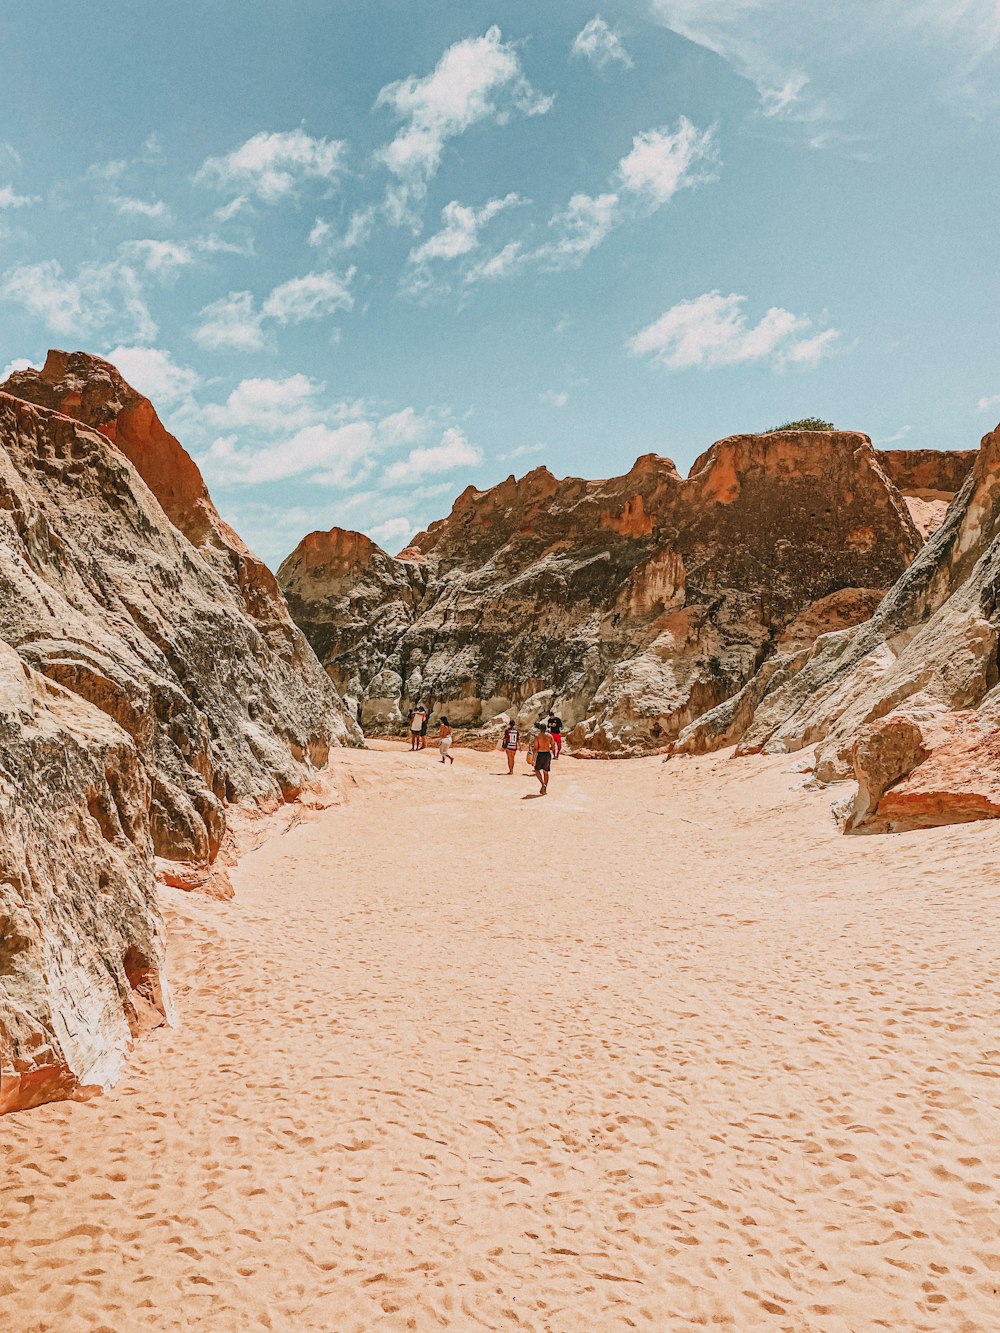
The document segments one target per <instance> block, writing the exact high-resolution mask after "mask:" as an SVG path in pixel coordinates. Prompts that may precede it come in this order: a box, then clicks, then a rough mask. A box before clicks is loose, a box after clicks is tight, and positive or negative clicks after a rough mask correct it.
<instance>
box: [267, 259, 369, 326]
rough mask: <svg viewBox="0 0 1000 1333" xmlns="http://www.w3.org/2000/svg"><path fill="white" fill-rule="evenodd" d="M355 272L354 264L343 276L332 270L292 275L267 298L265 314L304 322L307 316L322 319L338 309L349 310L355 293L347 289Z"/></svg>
mask: <svg viewBox="0 0 1000 1333" xmlns="http://www.w3.org/2000/svg"><path fill="white" fill-rule="evenodd" d="M354 273H355V270H354V269H353V268H352V269H348V271H347V273H346V274H345V275H344V276H343V277H342V278H341V277H338V275H337V274H336V273H329V272H326V273H306V274H304V275H303V276H302V277H301V278H291V279H290V280H289V281H288V282H283V283H282V284H281V285H280V286H279V287H275V289H274V291H273V292H272V293H271V295H270V296H269V297H268V298H267V300H266V301H265V302H264V305H263V310H262V314H263V316H264V317H265V318H266V319H276V320H277V321H278V322H279V324H301V323H302V322H303V320H307V319H322V317H323V316H324V315H331V314H333V312H334V311H336V310H350V309H351V307H352V306H353V305H354V297H353V296H352V295H351V293H350V292H349V291H348V284H349V283H350V281H351V279H352V278H353V277H354Z"/></svg>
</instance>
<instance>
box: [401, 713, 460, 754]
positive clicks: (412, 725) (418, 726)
mask: <svg viewBox="0 0 1000 1333" xmlns="http://www.w3.org/2000/svg"><path fill="white" fill-rule="evenodd" d="M429 720H430V719H429V715H428V713H427V709H426V708H425V707H424V706H423V704H417V706H416V708H411V709H410V711H409V712H408V713H407V715H406V725H407V726H408V727H409V729H410V749H411V750H426V749H427V723H428V721H429ZM451 742H452V730H451V723H450V722H449V721H448V719H447V718H446V717H442V718H441V719H440V720H439V722H438V749H439V750H440V751H441V762H442V764H453V763H454V762H455V760H454V758H453V756H452V753H451Z"/></svg>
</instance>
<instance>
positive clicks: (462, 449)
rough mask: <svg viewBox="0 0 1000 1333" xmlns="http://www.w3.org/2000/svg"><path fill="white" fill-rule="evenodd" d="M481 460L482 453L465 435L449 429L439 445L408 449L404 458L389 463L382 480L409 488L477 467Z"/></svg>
mask: <svg viewBox="0 0 1000 1333" xmlns="http://www.w3.org/2000/svg"><path fill="white" fill-rule="evenodd" d="M482 461H483V455H482V453H481V452H480V450H479V449H477V448H476V446H475V445H474V444H472V443H470V441H469V440H468V438H467V437H466V435H465V433H464V432H463V431H461V430H459V428H458V427H457V426H449V427H448V429H447V430H446V431H445V432H444V434H443V435H442V436H441V443H440V444H436V445H428V446H425V447H422V448H418V449H411V450H410V452H409V454H408V455H407V456H406V458H404V459H400V461H399V462H397V463H390V464H389V466H388V467H387V468H386V469H385V479H386V481H388V482H390V483H391V484H394V485H412V484H414V483H417V482H421V481H423V480H424V478H425V477H431V476H436V475H438V474H439V473H442V472H453V471H454V470H455V469H456V468H460V467H477V466H478V465H479V464H480V463H481V462H482Z"/></svg>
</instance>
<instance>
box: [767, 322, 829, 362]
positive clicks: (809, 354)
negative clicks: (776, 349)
mask: <svg viewBox="0 0 1000 1333" xmlns="http://www.w3.org/2000/svg"><path fill="white" fill-rule="evenodd" d="M805 322H806V324H807V325H808V323H809V321H808V320H806V321H805ZM839 337H840V334H839V333H838V332H837V330H836V329H825V330H824V331H823V332H822V333H817V334H814V336H813V337H812V338H799V339H796V340H795V341H794V342H791V343H789V344H788V346H787V347H784V348H782V350H781V353H780V356H779V363H780V364H781V365H783V366H808V367H810V368H811V367H812V366H815V365H818V364H819V362H820V361H822V360H823V358H824V356H826V355H827V354H828V353H830V352H832V351H833V344H834V343H835V342H836V341H837V339H838V338H839Z"/></svg>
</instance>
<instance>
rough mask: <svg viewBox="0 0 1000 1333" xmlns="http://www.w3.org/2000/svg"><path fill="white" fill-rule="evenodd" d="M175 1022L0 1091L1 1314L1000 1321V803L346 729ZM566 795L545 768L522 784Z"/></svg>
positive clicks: (766, 770) (103, 1321)
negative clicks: (6, 1097) (854, 816)
mask: <svg viewBox="0 0 1000 1333" xmlns="http://www.w3.org/2000/svg"><path fill="white" fill-rule="evenodd" d="M333 766H334V770H335V774H334V776H335V778H336V781H337V783H338V784H339V786H340V788H341V790H342V792H343V800H342V801H341V802H340V803H339V804H337V805H335V806H334V807H332V808H330V809H328V810H326V811H324V812H322V813H320V814H318V815H315V816H312V817H309V818H304V819H303V820H302V821H301V822H298V821H297V820H295V819H293V820H291V821H286V826H285V831H284V832H283V833H276V834H275V836H273V837H272V838H271V839H270V840H269V841H268V842H267V843H265V844H264V845H263V846H261V847H260V848H259V849H257V850H256V851H254V852H252V853H250V854H249V855H247V856H246V857H245V858H244V860H243V861H242V862H241V864H240V866H239V868H238V870H237V872H236V874H235V876H234V880H235V883H236V889H237V894H236V898H235V900H234V901H232V902H228V903H221V902H214V901H209V900H206V899H204V898H199V897H196V896H193V895H184V894H182V893H180V892H177V891H168V894H167V898H166V912H167V917H168V924H169V929H170V941H171V942H170V965H169V970H170V975H171V977H172V979H173V983H174V989H175V993H176V998H177V1002H178V1008H179V1012H180V1019H181V1021H180V1025H179V1026H178V1027H177V1028H176V1029H173V1030H168V1029H161V1030H160V1031H158V1032H156V1033H154V1034H153V1035H152V1036H151V1037H149V1038H147V1039H146V1040H145V1041H144V1042H143V1043H141V1044H140V1045H139V1046H138V1048H137V1049H136V1051H135V1053H134V1055H133V1057H132V1059H131V1062H130V1064H129V1067H128V1071H127V1074H126V1077H125V1078H124V1080H123V1081H122V1083H121V1084H120V1085H119V1086H118V1087H117V1088H115V1089H113V1090H112V1091H111V1092H109V1093H108V1094H107V1095H106V1096H104V1097H100V1098H97V1099H95V1100H93V1101H91V1102H88V1103H85V1104H57V1105H49V1106H45V1107H42V1108H40V1109H38V1110H34V1111H31V1112H29V1113H26V1114H19V1115H14V1116H9V1117H7V1118H5V1119H4V1120H3V1121H2V1123H0V1145H2V1161H3V1170H2V1181H0V1188H2V1197H0V1328H2V1329H4V1330H11V1333H15V1331H16V1333H29V1330H58V1333H74V1331H76V1330H79V1331H80V1333H102V1331H104V1333H112V1331H113V1333H124V1330H132V1329H139V1328H143V1329H178V1330H180V1329H194V1328H197V1329H205V1330H213V1333H215V1331H216V1330H218V1331H220V1333H221V1331H222V1330H247V1329H272V1330H280V1331H282V1333H283V1331H284V1330H325V1331H335V1333H367V1331H368V1330H375V1329H378V1330H382V1329H385V1330H394V1329H413V1330H430V1329H438V1328H452V1329H459V1330H465V1329H469V1330H473V1329H504V1330H507V1329H524V1330H529V1329H530V1330H559V1331H560V1333H579V1331H581V1330H605V1329H607V1330H617V1329H630V1328H639V1329H651V1330H666V1329H670V1330H675V1329H676V1330H683V1329H688V1328H704V1327H709V1328H723V1329H733V1330H737V1331H739V1333H743V1331H745V1330H750V1329H774V1330H790V1331H791V1330H795V1331H796V1333H798V1331H799V1330H824V1331H829V1333H847V1330H851V1331H852V1333H860V1331H861V1330H869V1329H891V1330H896V1331H900V1330H906V1331H912V1333H917V1330H925V1329H927V1330H931V1329H933V1330H970V1331H971V1330H977V1331H978V1330H988V1329H995V1328H997V1327H998V1326H1000V1294H998V1291H1000V1224H998V1216H1000V1214H998V1194H1000V1189H998V1175H1000V1028H998V1008H1000V1004H998V1001H1000V962H998V958H1000V939H998V936H1000V927H998V914H997V910H996V908H997V904H996V899H997V893H998V885H1000V832H998V829H997V826H996V825H995V824H992V823H983V824H977V825H971V826H965V827H950V828H941V829H937V830H932V831H929V832H919V833H907V834H901V835H895V836H888V837H878V838H876V837H870V838H864V837H859V838H843V837H841V836H840V835H839V834H838V832H837V831H836V828H835V826H834V823H833V821H832V819H831V817H830V805H831V793H830V792H829V791H827V792H816V791H811V790H808V789H807V788H806V787H805V785H804V784H805V778H804V776H803V775H802V774H801V773H799V772H796V771H794V770H795V757H794V756H782V757H779V758H774V759H755V760H744V761H732V760H729V759H727V758H725V757H720V756H713V757H710V758H707V759H698V760H693V759H685V760H675V761H671V762H670V763H668V764H663V763H662V762H660V761H658V760H655V759H651V760H633V761H629V762H623V763H589V764H588V763H579V762H574V761H572V760H565V759H564V760H563V761H561V762H559V763H558V764H556V765H555V772H554V776H553V781H552V790H551V794H550V796H549V797H547V798H546V799H544V800H542V799H538V798H537V797H534V793H535V792H536V791H537V784H536V783H535V781H534V780H533V778H532V777H531V776H530V774H529V773H528V771H527V769H526V766H525V765H524V763H523V759H521V760H519V762H518V767H517V769H516V771H515V775H514V776H513V777H508V776H507V775H506V772H505V767H506V766H505V763H504V761H503V759H502V757H501V756H500V755H499V754H479V753H473V752H470V751H468V750H458V751H456V763H455V764H454V766H453V767H444V768H443V767H442V766H441V765H440V764H439V763H438V760H437V755H436V753H435V752H434V751H433V750H431V749H428V750H427V751H426V752H425V753H423V754H417V755H411V754H410V753H408V752H407V751H406V750H405V749H404V748H402V747H401V746H397V745H388V744H381V745H376V746H375V747H374V748H373V749H371V750H369V751H367V752H340V753H338V754H336V756H335V758H334V760H333ZM529 797H533V799H526V798H529Z"/></svg>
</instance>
